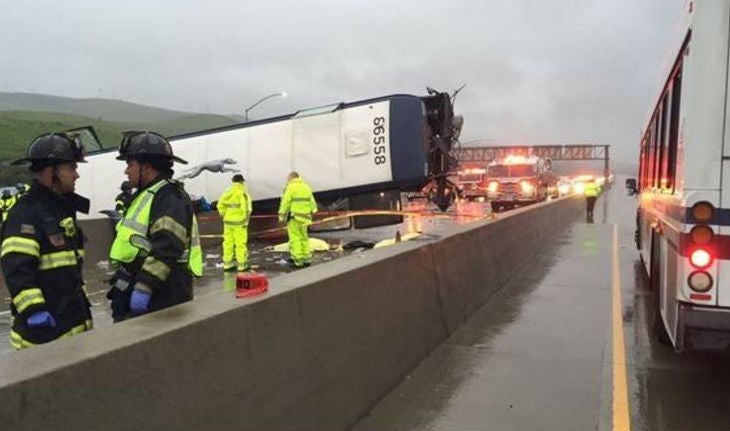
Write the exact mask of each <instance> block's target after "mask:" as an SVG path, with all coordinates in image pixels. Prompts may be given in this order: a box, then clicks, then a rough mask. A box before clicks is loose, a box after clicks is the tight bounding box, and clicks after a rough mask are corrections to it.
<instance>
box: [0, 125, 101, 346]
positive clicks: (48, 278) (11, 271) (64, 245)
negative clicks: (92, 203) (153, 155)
mask: <svg viewBox="0 0 730 431" xmlns="http://www.w3.org/2000/svg"><path fill="white" fill-rule="evenodd" d="M83 161H84V154H83V148H82V146H81V143H80V142H79V141H78V139H76V138H75V137H74V136H72V135H67V134H61V133H49V134H45V135H41V136H39V137H37V138H35V139H34V140H33V141H32V142H31V143H30V145H29V147H28V152H27V155H26V157H24V158H22V159H20V160H16V161H14V162H13V163H12V164H13V165H19V164H24V163H29V164H30V166H29V169H30V171H31V172H33V174H34V177H35V178H34V180H33V184H32V186H31V188H30V190H29V191H28V194H26V195H25V196H24V197H23V199H20V200H18V202H17V203H16V205H15V206H14V207H13V208H12V209H11V211H10V213H9V214H8V219H7V222H6V223H5V224H4V226H3V236H2V237H3V241H2V253H1V254H2V258H1V260H0V262H1V263H2V270H3V273H4V275H5V281H6V283H5V284H6V285H7V287H8V290H9V291H10V296H11V298H12V301H11V305H10V309H11V312H12V314H13V324H12V328H11V330H10V343H11V345H12V346H13V347H14V348H15V349H22V348H25V347H30V346H32V345H35V344H40V343H47V342H50V341H53V340H55V339H57V338H60V337H63V336H66V335H72V334H77V333H79V332H84V331H86V330H89V329H91V327H92V322H91V310H90V303H89V300H88V298H87V297H86V293H85V291H84V288H83V286H84V280H83V277H82V274H81V265H82V259H83V255H84V245H83V234H82V232H81V229H80V228H79V226H78V225H77V224H76V212H77V211H81V212H85V213H88V211H89V200H88V199H86V198H84V197H82V196H79V195H77V194H76V193H74V189H75V183H76V180H77V179H78V178H79V175H78V172H77V163H79V162H83Z"/></svg>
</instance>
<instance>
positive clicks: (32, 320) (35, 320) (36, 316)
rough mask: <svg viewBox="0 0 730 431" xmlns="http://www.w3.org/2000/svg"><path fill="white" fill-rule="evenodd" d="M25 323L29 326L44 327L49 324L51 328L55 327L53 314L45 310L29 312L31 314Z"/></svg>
mask: <svg viewBox="0 0 730 431" xmlns="http://www.w3.org/2000/svg"><path fill="white" fill-rule="evenodd" d="M27 323H28V326H30V327H31V328H46V327H49V326H50V327H51V328H55V327H56V319H54V318H53V316H51V313H49V312H47V311H38V312H35V313H33V314H31V316H30V317H28V321H27Z"/></svg>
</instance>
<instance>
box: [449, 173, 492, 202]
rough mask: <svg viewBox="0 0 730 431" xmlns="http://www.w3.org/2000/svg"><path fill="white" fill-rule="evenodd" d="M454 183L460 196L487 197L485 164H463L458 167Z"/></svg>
mask: <svg viewBox="0 0 730 431" xmlns="http://www.w3.org/2000/svg"><path fill="white" fill-rule="evenodd" d="M456 185H457V186H458V187H459V190H461V196H462V197H463V198H464V199H467V200H479V199H485V198H486V197H487V168H486V166H485V165H465V166H462V167H460V169H459V171H458V172H457V176H456Z"/></svg>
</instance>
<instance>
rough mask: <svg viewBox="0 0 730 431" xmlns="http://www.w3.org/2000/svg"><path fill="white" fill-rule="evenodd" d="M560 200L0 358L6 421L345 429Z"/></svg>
mask: <svg viewBox="0 0 730 431" xmlns="http://www.w3.org/2000/svg"><path fill="white" fill-rule="evenodd" d="M581 208H582V201H580V200H579V199H575V198H563V199H559V200H557V201H554V202H549V203H545V204H541V205H538V206H535V207H533V208H525V209H521V210H517V211H514V212H510V213H508V214H505V215H501V216H500V217H499V218H498V219H496V220H492V221H484V222H476V223H473V224H470V225H467V226H464V227H459V228H452V229H449V230H445V231H443V232H440V238H439V239H437V240H433V241H428V242H422V241H409V242H404V243H401V244H398V245H396V246H392V247H385V248H382V249H377V250H372V251H369V252H366V253H361V254H354V255H350V256H348V257H345V258H342V259H339V260H337V261H334V262H331V263H328V264H326V265H319V266H316V267H312V268H309V269H306V270H301V271H298V272H295V273H292V274H287V275H284V276H281V277H277V278H275V279H274V280H272V281H271V286H270V290H269V293H268V294H267V295H265V296H262V297H259V298H252V299H245V300H237V299H235V298H234V297H233V294H232V293H230V292H227V293H225V292H220V293H218V292H216V293H212V294H208V295H204V296H201V297H199V298H196V300H195V301H194V302H191V303H188V304H183V305H181V306H177V307H174V308H170V309H167V310H163V311H160V312H157V313H154V314H151V315H148V316H143V317H141V318H137V319H133V320H130V321H128V322H124V323H122V324H118V325H114V326H110V327H105V328H100V329H98V330H95V331H91V332H90V333H86V334H81V335H79V336H75V337H71V338H68V339H64V340H59V341H57V342H55V343H52V344H49V345H45V346H39V347H35V348H32V349H29V350H27V351H22V352H18V353H15V354H12V355H7V356H5V357H3V359H2V362H1V363H0V427H2V428H3V429H74V430H82V429H170V430H172V429H174V430H180V429H182V430H186V429H221V430H225V429H347V428H348V427H349V426H352V425H353V424H354V423H356V422H357V420H358V419H359V418H361V417H362V416H363V415H365V414H366V413H367V412H368V411H369V409H370V408H371V407H372V406H373V405H374V404H375V403H376V402H377V401H378V400H379V399H380V398H382V397H383V396H384V395H385V394H386V393H388V391H389V390H390V389H391V388H393V387H394V386H395V385H396V384H397V383H398V382H399V381H400V380H401V379H402V378H404V376H406V375H407V373H408V372H409V371H410V370H411V369H413V368H414V367H415V366H416V365H417V364H418V363H419V362H420V361H421V360H422V359H423V358H424V357H425V356H426V355H428V353H429V352H430V351H432V350H433V349H434V348H435V347H436V346H438V344H439V343H441V342H442V341H443V340H445V339H446V338H447V337H448V336H449V334H450V333H451V332H453V331H454V330H455V329H456V328H457V327H458V326H459V325H460V324H461V323H463V322H464V321H465V320H466V319H467V318H468V317H469V315H470V314H471V313H472V312H474V311H475V310H476V309H477V308H479V307H480V306H481V305H483V304H484V303H485V302H486V301H487V300H488V299H489V298H490V297H491V296H492V295H493V294H494V293H495V292H496V291H497V290H498V289H499V288H500V287H501V286H503V285H504V284H505V282H506V281H508V280H509V279H510V277H511V276H512V275H513V274H515V271H519V268H520V266H524V265H526V264H529V262H530V259H531V258H532V257H534V256H535V254H536V253H539V251H540V248H541V243H544V242H546V241H550V239H551V237H552V236H553V234H555V233H558V232H560V231H562V229H563V228H564V227H565V226H567V225H568V224H569V223H570V222H571V221H573V220H575V219H576V217H577V216H578V215H579V214H581Z"/></svg>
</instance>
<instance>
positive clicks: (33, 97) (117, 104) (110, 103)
mask: <svg viewBox="0 0 730 431" xmlns="http://www.w3.org/2000/svg"><path fill="white" fill-rule="evenodd" d="M0 111H28V112H51V113H53V112H63V113H65V114H72V115H80V116H82V117H91V118H96V119H98V120H104V121H116V122H120V123H126V122H131V123H134V122H140V121H141V122H150V121H152V122H159V121H168V120H174V119H176V118H180V117H185V116H188V115H194V114H195V113H193V112H182V111H173V110H170V109H161V108H155V107H152V106H145V105H140V104H138V103H130V102H125V101H123V100H112V99H76V98H72V97H61V96H51V95H47V94H34V93H2V92H0Z"/></svg>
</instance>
